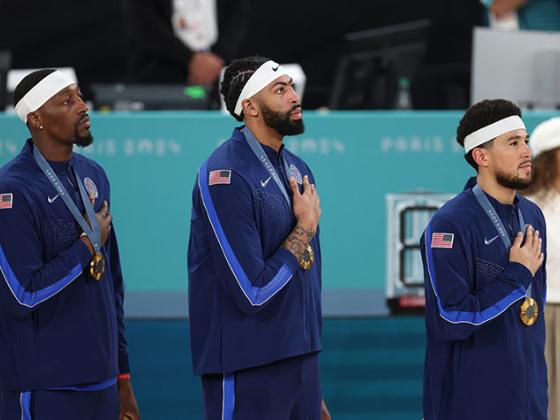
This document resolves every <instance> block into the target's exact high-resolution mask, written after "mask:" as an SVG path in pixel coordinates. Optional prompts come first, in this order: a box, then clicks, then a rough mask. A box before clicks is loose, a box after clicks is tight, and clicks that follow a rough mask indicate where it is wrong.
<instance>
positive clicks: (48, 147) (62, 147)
mask: <svg viewBox="0 0 560 420" xmlns="http://www.w3.org/2000/svg"><path fill="white" fill-rule="evenodd" d="M32 139H33V144H34V145H35V147H37V149H39V151H40V152H41V154H42V155H43V157H44V158H45V159H47V160H50V161H51V162H64V161H67V160H70V158H71V157H72V146H73V145H72V144H63V143H58V142H55V141H53V140H50V139H45V138H42V137H36V136H33V138H32Z"/></svg>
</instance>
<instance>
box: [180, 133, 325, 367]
mask: <svg viewBox="0 0 560 420" xmlns="http://www.w3.org/2000/svg"><path fill="white" fill-rule="evenodd" d="M263 149H265V152H266V154H267V155H268V157H269V159H270V160H271V162H272V164H273V165H274V167H275V169H276V171H277V173H278V174H279V175H280V178H281V179H282V182H283V183H284V185H285V188H286V190H287V191H288V194H290V189H289V186H288V179H287V176H286V173H285V169H284V165H283V163H282V159H285V160H286V162H287V163H288V165H289V166H293V168H297V170H296V172H297V171H299V172H300V174H301V175H302V176H304V175H308V176H309V178H310V180H311V182H314V179H313V175H312V174H311V171H310V170H309V168H308V167H307V165H306V164H305V163H304V162H303V161H302V160H301V159H299V158H298V157H297V156H295V155H294V154H292V153H290V152H289V151H288V150H286V149H284V148H281V150H280V152H279V153H276V152H275V151H274V150H273V149H271V148H269V147H267V146H263ZM216 170H223V171H224V176H225V177H224V178H223V182H224V183H221V184H220V183H218V184H214V185H209V184H210V183H209V179H208V178H209V174H210V172H212V171H216ZM294 170H295V169H294ZM227 171H231V175H230V176H229V177H228V176H227V175H228V172H227ZM294 227H295V218H294V216H293V212H292V208H291V203H288V202H287V201H286V200H285V198H284V196H283V195H282V193H281V191H280V189H279V188H278V186H277V184H276V183H275V182H274V180H273V179H272V178H270V175H269V173H268V172H267V170H266V169H265V168H264V166H263V165H262V164H261V163H260V161H259V160H258V159H257V157H256V156H255V155H254V153H253V151H252V150H251V149H250V147H249V145H248V143H247V142H246V140H245V137H244V134H243V133H242V132H241V131H240V130H239V129H236V130H234V132H233V135H232V138H231V139H230V140H228V141H226V142H225V143H224V144H222V145H221V146H220V147H219V148H218V149H217V150H216V151H215V152H214V153H213V154H212V155H211V156H210V158H209V159H208V160H207V161H206V162H205V163H204V164H203V166H202V168H201V169H200V171H199V175H198V178H197V182H196V185H195V187H194V191H193V208H192V217H191V229H190V240H189V251H188V267H189V270H188V271H189V315H190V331H191V347H192V357H193V369H194V372H195V373H197V374H205V373H220V372H233V371H236V370H239V369H244V368H249V367H255V366H261V365H265V364H267V363H270V362H274V361H276V360H281V359H285V358H288V357H292V356H298V355H303V354H307V353H311V352H316V351H319V350H320V349H321V344H320V333H321V300H320V295H321V248H320V245H319V234H318V233H317V235H316V236H315V237H314V238H313V239H312V241H311V246H312V247H313V250H314V252H315V263H314V264H313V266H312V267H311V269H310V270H308V271H304V270H303V269H301V268H300V267H299V264H298V262H297V260H296V258H295V257H294V256H293V255H292V254H291V253H290V252H289V251H288V250H287V249H285V248H284V247H282V243H283V242H284V240H285V239H286V238H287V236H288V234H289V233H290V232H291V231H292V229H293V228H294Z"/></svg>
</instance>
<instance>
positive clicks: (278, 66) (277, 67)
mask: <svg viewBox="0 0 560 420" xmlns="http://www.w3.org/2000/svg"><path fill="white" fill-rule="evenodd" d="M279 68H280V64H278V65H277V66H276V67H272V71H276V70H278V69H279Z"/></svg>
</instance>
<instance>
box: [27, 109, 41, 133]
mask: <svg viewBox="0 0 560 420" xmlns="http://www.w3.org/2000/svg"><path fill="white" fill-rule="evenodd" d="M27 125H28V127H29V128H30V129H34V130H42V129H43V122H42V121H41V117H40V116H39V114H37V113H36V112H32V113H30V114H29V115H28V116H27Z"/></svg>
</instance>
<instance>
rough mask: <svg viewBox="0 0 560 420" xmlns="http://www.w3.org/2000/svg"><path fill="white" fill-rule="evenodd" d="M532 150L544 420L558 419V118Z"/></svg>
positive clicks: (537, 136)
mask: <svg viewBox="0 0 560 420" xmlns="http://www.w3.org/2000/svg"><path fill="white" fill-rule="evenodd" d="M530 145H531V148H532V149H533V180H532V182H531V186H530V187H529V189H528V190H527V191H526V192H527V194H529V198H530V199H532V200H533V201H535V202H536V203H537V204H538V205H539V206H540V208H541V210H542V212H543V214H544V218H545V221H546V231H547V233H548V242H547V245H546V248H547V249H546V252H547V260H546V272H547V291H546V309H545V312H544V316H545V321H546V345H545V356H546V363H547V365H548V387H549V396H548V398H549V402H548V418H549V420H559V419H560V399H559V398H558V392H560V389H559V388H558V379H559V378H560V364H559V358H558V352H559V351H560V334H559V331H558V329H559V328H560V235H558V232H559V231H560V118H558V117H557V118H551V119H549V120H547V121H544V122H543V123H541V124H539V125H538V126H537V127H536V128H535V131H534V132H533V134H532V135H531V140H530Z"/></svg>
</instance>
